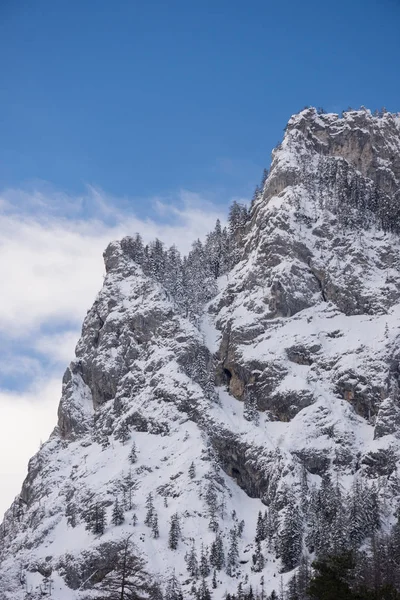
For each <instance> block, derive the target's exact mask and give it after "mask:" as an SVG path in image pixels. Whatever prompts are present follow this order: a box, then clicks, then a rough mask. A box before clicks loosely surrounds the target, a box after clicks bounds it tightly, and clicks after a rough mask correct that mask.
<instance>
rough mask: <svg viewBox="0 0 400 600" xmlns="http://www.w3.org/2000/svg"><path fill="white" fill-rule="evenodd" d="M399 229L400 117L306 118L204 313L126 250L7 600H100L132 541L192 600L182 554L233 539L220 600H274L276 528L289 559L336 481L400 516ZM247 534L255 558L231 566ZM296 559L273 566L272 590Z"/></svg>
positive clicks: (13, 547) (88, 337) (293, 122)
mask: <svg viewBox="0 0 400 600" xmlns="http://www.w3.org/2000/svg"><path fill="white" fill-rule="evenodd" d="M399 217H400V117H399V116H396V115H391V114H389V113H387V114H384V115H380V116H372V115H371V113H370V112H369V111H367V110H366V109H362V110H359V111H350V112H347V113H345V114H344V115H343V116H342V117H339V116H338V115H334V114H319V113H317V111H316V110H315V109H307V110H304V111H302V112H301V113H299V114H298V115H295V116H293V117H292V118H291V119H290V121H289V123H288V126H287V128H286V133H285V137H284V140H283V142H282V143H281V144H280V145H279V146H278V148H276V149H275V150H274V152H273V159H272V165H271V169H270V173H269V176H268V178H267V179H266V180H265V182H264V186H263V189H262V190H261V191H259V193H258V194H257V195H256V197H255V199H254V201H253V203H252V206H251V210H250V213H249V218H248V220H247V222H246V224H245V225H244V226H243V228H244V231H243V234H242V233H241V237H240V239H241V240H242V241H241V243H240V245H239V246H240V247H239V246H238V247H239V251H240V254H239V257H238V258H237V259H236V260H235V261H234V263H235V264H234V266H233V268H231V269H225V271H224V274H223V275H221V276H219V277H218V278H217V284H218V286H216V285H215V282H213V284H212V286H211V287H210V289H212V290H213V292H212V296H213V297H212V299H211V300H210V301H205V300H203V302H202V305H201V308H200V309H198V310H197V314H195V315H193V314H189V313H190V311H189V310H188V309H187V308H186V310H185V309H184V308H182V307H185V302H183V301H182V299H181V300H180V301H179V302H178V301H177V300H176V297H177V296H176V295H175V296H174V295H173V294H172V293H171V290H170V288H169V287H168V286H165V285H164V284H163V283H162V282H160V281H159V280H157V277H153V276H151V274H150V275H149V274H148V273H145V272H144V271H143V269H142V267H141V263H140V261H139V262H138V260H137V259H136V256H137V254H135V252H136V250H134V242H133V241H132V238H126V239H125V240H122V241H121V242H112V243H111V244H110V245H109V247H108V248H107V250H106V251H105V253H104V260H105V265H106V278H105V281H104V285H103V288H102V290H101V291H100V293H99V295H98V297H97V298H96V300H95V302H94V304H93V306H92V308H91V309H90V311H89V312H88V314H87V317H86V319H85V321H84V324H83V329H82V336H81V339H80V341H79V343H78V345H77V348H76V356H75V358H74V360H73V361H72V362H71V364H70V366H69V367H68V368H67V370H66V372H65V375H64V379H63V391H62V398H61V401H60V405H59V410H58V425H57V427H56V428H55V430H54V432H53V434H52V435H51V437H50V439H49V440H48V441H47V442H46V443H45V444H44V445H43V447H42V448H41V450H40V451H39V452H38V454H37V455H36V456H35V457H34V458H33V459H32V460H31V461H30V464H29V472H28V476H27V478H26V480H25V482H24V483H23V486H22V490H21V494H20V495H19V496H18V497H17V498H16V500H15V502H14V504H13V506H12V507H11V508H10V510H9V511H8V512H7V513H6V515H5V519H4V522H3V525H2V528H1V547H0V548H1V550H0V551H1V554H0V559H1V564H0V598H1V599H7V600H11V599H13V600H19V599H21V600H22V599H23V598H26V597H30V598H36V597H41V596H40V594H41V593H42V592H43V593H44V592H45V591H46V590H47V589H48V588H47V587H46V586H48V585H49V583H48V582H49V580H50V579H51V582H52V583H51V585H52V586H53V590H56V591H57V593H55V597H57V598H60V599H61V598H62V599H63V600H64V599H66V600H69V599H71V600H78V599H85V598H100V597H101V595H100V594H101V592H100V587H99V586H101V585H102V581H103V579H104V577H106V575H107V573H108V571H110V569H111V567H109V568H108V567H107V560H106V556H107V553H108V552H109V551H110V548H114V546H115V544H116V543H119V542H121V540H122V542H123V540H125V539H127V538H128V537H129V539H131V538H132V540H133V543H134V546H135V552H136V554H137V555H138V556H140V557H141V558H142V559H143V560H144V561H145V563H146V569H147V572H148V578H149V580H150V581H152V582H154V581H156V580H158V581H159V583H160V586H161V588H163V587H165V585H166V583H167V581H168V578H170V577H171V574H172V573H173V570H174V569H175V575H176V577H177V579H178V580H179V581H180V583H181V585H182V586H183V589H184V593H185V594H186V595H187V594H189V591H190V589H191V586H192V584H193V580H195V579H196V578H195V577H194V576H192V575H191V574H190V573H188V569H187V566H186V565H185V562H184V556H185V554H188V553H189V552H190V550H191V548H192V546H193V544H195V546H196V547H197V551H198V552H200V543H202V544H203V545H204V548H205V547H206V546H208V547H209V548H211V547H212V544H213V542H214V541H215V536H216V531H217V530H218V531H219V532H220V535H221V536H222V539H223V540H224V544H225V555H226V558H225V564H226V572H225V571H224V570H221V571H219V575H218V582H219V583H218V587H217V588H216V589H215V590H214V592H213V593H214V595H213V597H214V598H222V597H224V594H225V592H226V591H233V590H235V589H236V586H237V584H238V582H240V581H242V580H243V581H245V582H246V581H250V582H252V583H253V585H254V587H257V586H258V585H259V582H260V576H261V575H262V573H261V572H260V571H257V569H256V568H255V567H254V565H255V563H254V561H253V563H252V561H251V553H252V552H254V548H255V542H254V535H255V527H256V521H257V515H258V512H259V511H260V510H261V511H263V512H264V510H266V508H267V510H268V511H269V515H270V516H269V518H270V519H272V520H273V519H275V521H274V523H275V525H274V528H273V531H272V529H270V530H271V531H272V533H271V536H270V537H271V539H276V540H278V541H279V539H280V538H279V536H280V531H281V530H282V528H283V526H284V521H285V518H286V517H285V515H286V513H287V512H288V507H289V506H290V503H292V504H293V503H294V504H296V503H299V504H300V503H301V502H302V500H301V498H303V496H302V495H301V494H306V495H307V494H312V485H314V486H316V488H318V486H320V484H321V481H327V478H328V476H330V478H331V479H332V480H333V479H334V478H335V479H336V480H338V479H339V480H340V481H341V483H342V485H343V486H344V487H345V488H346V489H350V487H351V485H352V482H353V481H354V480H357V481H362V482H363V483H362V485H365V486H366V487H367V488H368V486H371V485H372V484H379V490H380V493H381V495H382V496H384V497H385V499H386V501H388V499H389V500H390V502H391V503H392V505H393V508H394V507H395V505H396V502H398V500H399V497H398V494H399V490H400V486H399V485H397V484H396V482H397V477H398V464H399V453H400V429H399V428H400V401H399V391H398V390H399V385H400V382H399V377H400V368H399V354H398V347H399V339H400V239H399V233H400V221H399ZM235 235H236V234H235ZM236 251H237V248H236ZM216 275H218V273H216ZM174 285H175V284H174ZM175 287H176V286H175ZM177 293H178V292H177ZM209 297H211V295H209ZM204 298H205V299H206V300H207V294H205V295H204ZM196 306H198V304H197V305H196ZM133 442H134V443H135V445H136V453H137V457H136V460H133V459H132V456H131V454H130V453H131V448H132V443H133ZM305 481H308V484H307V486H308V487H307V486H306V487H307V490H308V491H306V492H304V485H303V484H304V482H305ZM302 482H303V483H302ZM150 496H151V500H150V499H149V498H150ZM116 499H118V501H119V502H120V504H121V505H122V506H123V510H124V512H125V521H124V522H122V523H120V524H115V523H114V524H113V523H112V518H111V517H112V510H113V508H112V507H113V506H114V505H115V501H116ZM151 503H153V513H154V514H155V513H157V514H158V526H159V536H157V535H155V533H154V514H153V516H152V517H151V519H149V518H148V517H149V506H150V505H151ZM93 506H95V507H101V508H102V510H104V511H105V517H106V522H107V525H106V527H105V531H104V532H101V533H103V535H94V534H93V531H91V530H90V526H89V525H88V521H89V517H88V511H89V508H90V507H93ZM303 509H304V508H302V510H303ZM150 512H151V510H150ZM176 514H178V515H179V519H180V533H179V536H178V537H179V543H178V546H177V548H175V549H171V548H170V547H169V546H170V545H171V543H170V541H169V529H170V522H171V521H173V520H174V518H175V517H174V515H176ZM134 515H135V516H134ZM386 518H387V519H389V520H390V518H391V517H390V515H388V514H386ZM152 519H153V520H152ZM242 520H244V521H245V527H244V530H243V531H241V530H242V529H243V526H240V522H241V521H242ZM136 521H137V523H136ZM146 521H147V524H146ZM271 522H272V521H271ZM216 523H217V524H216ZM148 525H150V527H149V526H148ZM270 527H271V528H272V525H271V526H270ZM308 527H311V528H312V527H313V525H312V524H311V525H309V526H308ZM239 530H240V532H239ZM232 531H237V532H239V533H237V534H236V533H235V534H234V535H237V537H238V538H239V540H240V543H239V554H238V556H237V557H236V559H235V560H236V562H235V564H234V565H233V564H232V565H230V566H229V564H230V563H229V560H230V559H229V556H230V554H229V553H230V544H231V545H232V539H231V538H232V535H233V534H232ZM306 533H307V531H304V536H305V537H304V539H306ZM122 542H121V543H122ZM113 544H114V546H113ZM281 546H282V544H281V545H280V544H279V543H278V542H277V543H275V545H274V544H272V546H271V545H270V546H268V547H265V548H264V552H265V556H266V559H267V560H268V565H269V566H268V567H267V571H266V573H268V577H269V579H271V585H270V588H271V589H272V587H273V575H275V574H277V573H278V572H279V570H280V569H281V567H282V564H283V565H285V563H284V558H283V556H284V555H283V551H282V549H281ZM311 551H312V550H311ZM211 554H212V553H211ZM210 556H211V555H210ZM276 556H278V559H276ZM211 560H212V559H211ZM232 560H233V559H232ZM280 561H283V562H282V564H281V562H280ZM107 568H108V571H107ZM94 573H97V575H96V576H95V575H94ZM232 575H234V577H233V576H232ZM204 577H205V579H206V580H208V579H210V581H211V577H212V570H211V571H210V574H209V575H204ZM28 592H29V593H30V596H27V595H26V594H27V593H28ZM57 594H58V595H57ZM186 595H185V597H186ZM154 597H156V596H154Z"/></svg>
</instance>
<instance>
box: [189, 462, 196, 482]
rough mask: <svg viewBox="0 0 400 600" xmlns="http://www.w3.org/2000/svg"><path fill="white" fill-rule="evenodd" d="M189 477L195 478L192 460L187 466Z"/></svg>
mask: <svg viewBox="0 0 400 600" xmlns="http://www.w3.org/2000/svg"><path fill="white" fill-rule="evenodd" d="M189 477H190V479H195V477H196V467H195V465H194V462H192V463H191V465H190V467H189Z"/></svg>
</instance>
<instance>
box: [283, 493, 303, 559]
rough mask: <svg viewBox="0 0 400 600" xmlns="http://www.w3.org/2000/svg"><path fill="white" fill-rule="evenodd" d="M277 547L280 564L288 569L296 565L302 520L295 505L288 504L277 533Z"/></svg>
mask: <svg viewBox="0 0 400 600" xmlns="http://www.w3.org/2000/svg"><path fill="white" fill-rule="evenodd" d="M279 549H280V556H281V559H282V566H283V569H284V570H285V571H290V570H291V569H294V567H296V566H297V565H298V562H299V559H300V555H301V550H302V522H301V514H300V511H299V508H298V506H297V505H293V503H292V504H291V505H289V506H288V508H287V510H286V513H285V518H284V521H283V526H282V529H281V531H280V534H279Z"/></svg>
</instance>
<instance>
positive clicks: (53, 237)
mask: <svg viewBox="0 0 400 600" xmlns="http://www.w3.org/2000/svg"><path fill="white" fill-rule="evenodd" d="M22 195H23V201H24V207H26V206H30V207H32V206H33V207H35V206H36V207H38V206H40V207H41V209H42V208H43V206H46V202H47V204H48V205H51V206H52V207H53V208H54V206H58V202H59V201H60V199H59V198H58V197H57V198H56V201H55V200H54V198H53V199H52V200H53V201H52V203H50V202H49V201H48V200H46V198H43V197H42V196H41V195H40V196H38V194H33V195H32V196H31V197H30V201H29V198H28V199H27V197H26V193H25V192H24V193H22ZM9 198H11V199H12V201H13V203H15V198H16V192H15V191H13V192H12V193H11V192H8V193H7V195H6V196H5V198H3V199H4V200H5V201H7V200H8V199H9ZM0 200H1V198H0ZM81 200H82V199H81V198H79V199H78V200H77V204H81V203H82V202H81ZM178 200H179V204H178V205H174V204H172V203H167V202H165V200H162V199H155V200H154V202H153V204H154V206H155V209H156V211H157V213H158V216H161V217H162V219H163V221H161V222H157V221H155V220H151V219H139V218H138V217H136V216H134V215H127V214H126V213H123V212H121V211H118V210H116V209H115V210H114V212H113V211H112V199H111V200H110V199H109V198H107V197H104V196H100V192H98V191H97V190H93V189H90V190H89V195H88V201H90V202H91V203H92V204H94V205H95V206H97V208H98V213H99V216H98V218H94V217H93V216H92V217H90V218H88V219H84V218H83V217H80V218H73V219H66V218H63V217H61V216H54V215H51V214H50V215H49V212H47V213H45V214H44V215H43V214H42V213H41V212H39V213H38V214H37V215H36V216H35V215H32V214H29V212H25V213H22V214H21V213H20V212H18V211H14V212H3V214H2V215H1V218H0V280H1V281H2V293H1V295H0V331H2V332H4V333H6V334H7V335H8V336H23V335H25V334H27V333H29V332H32V331H34V330H35V329H38V328H39V327H40V325H41V324H42V323H43V322H44V321H46V322H51V321H61V320H64V321H65V322H68V321H70V322H72V323H74V324H76V323H79V322H80V321H81V320H82V318H83V316H84V314H85V310H86V309H87V308H88V307H89V306H90V304H91V303H92V302H93V299H94V295H95V293H96V291H97V290H98V289H99V288H100V286H101V274H102V272H103V261H102V252H103V250H104V249H105V248H106V246H107V244H108V242H110V241H111V240H112V239H118V238H121V237H123V236H124V235H129V234H134V233H135V232H137V231H139V232H140V233H141V234H142V236H143V238H144V239H145V240H146V241H149V240H150V239H154V238H155V237H158V238H160V239H162V240H163V241H165V243H166V244H167V245H170V244H173V243H175V244H176V245H177V246H178V247H179V248H180V250H181V251H183V252H187V251H188V249H189V248H190V245H191V242H192V241H193V240H194V239H196V238H197V237H203V236H204V234H205V233H206V232H207V231H209V230H210V229H211V228H212V227H213V225H214V223H215V220H216V218H217V217H218V216H220V214H219V211H217V210H216V209H215V207H214V206H212V205H210V204H209V203H207V202H205V201H204V200H202V199H201V197H200V196H198V195H195V194H190V193H188V192H181V193H180V195H179V198H178ZM61 201H62V202H63V201H64V198H61ZM71 204H72V201H71V200H69V205H71ZM17 206H18V203H17ZM111 213H112V214H113V217H114V224H112V225H107V223H105V222H104V221H102V220H101V219H102V218H108V217H109V216H110V214H111ZM166 221H167V222H166Z"/></svg>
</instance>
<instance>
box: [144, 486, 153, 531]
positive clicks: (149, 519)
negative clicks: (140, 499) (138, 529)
mask: <svg viewBox="0 0 400 600" xmlns="http://www.w3.org/2000/svg"><path fill="white" fill-rule="evenodd" d="M153 517H154V502H153V494H152V493H151V492H149V494H148V495H147V498H146V518H145V520H144V524H145V525H147V527H151V526H152V523H153Z"/></svg>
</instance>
